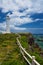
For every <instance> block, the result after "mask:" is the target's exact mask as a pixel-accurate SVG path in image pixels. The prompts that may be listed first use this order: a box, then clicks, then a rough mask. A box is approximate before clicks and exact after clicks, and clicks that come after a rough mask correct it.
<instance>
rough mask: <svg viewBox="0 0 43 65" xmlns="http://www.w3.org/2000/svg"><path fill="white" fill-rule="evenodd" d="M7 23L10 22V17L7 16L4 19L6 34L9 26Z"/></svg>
mask: <svg viewBox="0 0 43 65" xmlns="http://www.w3.org/2000/svg"><path fill="white" fill-rule="evenodd" d="M9 22H10V17H9V16H7V17H6V33H10V25H9Z"/></svg>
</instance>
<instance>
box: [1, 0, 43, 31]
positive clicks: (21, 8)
mask: <svg viewBox="0 0 43 65" xmlns="http://www.w3.org/2000/svg"><path fill="white" fill-rule="evenodd" d="M42 6H43V0H0V8H3V10H2V12H4V13H5V12H8V11H12V14H8V15H9V17H10V25H13V26H15V25H21V24H25V23H31V22H33V20H32V18H30V15H31V13H43V7H42ZM26 14H29V15H28V16H26ZM21 16H22V18H21ZM23 16H24V17H23ZM36 20H38V19H36ZM0 25H1V26H4V25H5V23H3V24H0ZM3 28H5V26H4V27H3ZM14 28H15V29H16V30H18V29H19V30H24V29H25V28H17V27H14Z"/></svg>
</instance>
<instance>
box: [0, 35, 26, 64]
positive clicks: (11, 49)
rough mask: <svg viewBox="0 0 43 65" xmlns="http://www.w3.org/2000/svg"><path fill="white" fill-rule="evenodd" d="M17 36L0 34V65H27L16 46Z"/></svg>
mask: <svg viewBox="0 0 43 65" xmlns="http://www.w3.org/2000/svg"><path fill="white" fill-rule="evenodd" d="M16 37H17V34H0V65H27V63H26V62H25V60H24V59H23V57H22V55H21V54H20V50H19V47H18V45H17V44H16Z"/></svg>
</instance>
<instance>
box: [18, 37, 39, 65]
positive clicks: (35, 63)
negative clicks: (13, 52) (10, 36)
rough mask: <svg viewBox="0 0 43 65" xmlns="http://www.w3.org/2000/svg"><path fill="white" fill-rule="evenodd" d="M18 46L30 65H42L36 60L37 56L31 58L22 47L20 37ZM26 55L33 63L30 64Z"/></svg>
mask: <svg viewBox="0 0 43 65" xmlns="http://www.w3.org/2000/svg"><path fill="white" fill-rule="evenodd" d="M17 44H18V46H19V48H20V52H21V54H22V55H23V57H24V59H25V60H26V62H27V63H28V64H29V65H40V64H39V63H38V62H37V61H36V60H35V56H31V55H30V54H29V53H27V51H26V50H25V49H24V48H23V47H22V45H21V43H20V41H19V39H18V37H17ZM25 54H26V55H27V56H28V57H29V58H30V59H31V60H32V63H30V61H29V60H28V59H27V57H26V56H25Z"/></svg>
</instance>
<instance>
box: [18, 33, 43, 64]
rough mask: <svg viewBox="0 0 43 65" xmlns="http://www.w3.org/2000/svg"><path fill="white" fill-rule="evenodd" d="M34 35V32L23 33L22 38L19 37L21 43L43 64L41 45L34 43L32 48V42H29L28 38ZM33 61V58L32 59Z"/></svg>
mask: <svg viewBox="0 0 43 65" xmlns="http://www.w3.org/2000/svg"><path fill="white" fill-rule="evenodd" d="M30 35H31V36H33V35H32V34H21V38H20V39H19V40H20V42H21V45H22V46H23V47H24V48H25V50H26V51H27V52H28V53H29V54H30V55H31V56H35V58H36V60H37V61H38V62H39V63H40V64H41V65H43V54H40V53H43V50H41V49H40V48H39V46H38V45H37V44H35V43H34V44H32V47H31V49H30V44H29V43H28V41H29V40H27V39H28V38H29V36H30ZM29 60H30V59H29ZM30 61H31V60H30Z"/></svg>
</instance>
